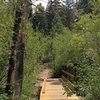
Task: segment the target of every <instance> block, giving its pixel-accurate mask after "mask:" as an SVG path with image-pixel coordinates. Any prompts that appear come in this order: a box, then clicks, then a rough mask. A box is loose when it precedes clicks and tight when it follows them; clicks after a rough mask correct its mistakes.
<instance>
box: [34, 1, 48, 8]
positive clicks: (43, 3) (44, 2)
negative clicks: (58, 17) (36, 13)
mask: <svg viewBox="0 0 100 100" xmlns="http://www.w3.org/2000/svg"><path fill="white" fill-rule="evenodd" d="M39 3H42V5H43V6H44V7H45V8H46V6H47V3H48V0H38V1H36V2H35V3H34V4H35V5H37V4H39Z"/></svg>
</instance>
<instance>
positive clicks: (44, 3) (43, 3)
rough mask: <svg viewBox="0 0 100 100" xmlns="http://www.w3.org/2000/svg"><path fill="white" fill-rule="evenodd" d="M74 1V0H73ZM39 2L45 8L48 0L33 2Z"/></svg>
mask: <svg viewBox="0 0 100 100" xmlns="http://www.w3.org/2000/svg"><path fill="white" fill-rule="evenodd" d="M74 1H76V0H74ZM39 3H42V5H43V6H44V7H45V8H46V6H47V3H48V0H37V1H36V2H35V3H34V4H35V5H37V4H39Z"/></svg>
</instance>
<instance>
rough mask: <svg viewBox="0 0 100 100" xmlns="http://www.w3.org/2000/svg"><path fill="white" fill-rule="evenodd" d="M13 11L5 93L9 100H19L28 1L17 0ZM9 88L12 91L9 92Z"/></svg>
mask: <svg viewBox="0 0 100 100" xmlns="http://www.w3.org/2000/svg"><path fill="white" fill-rule="evenodd" d="M17 1H18V2H17V5H16V11H15V24H14V28H13V32H14V33H13V37H12V40H13V45H12V47H11V54H10V59H9V69H8V77H7V84H6V92H7V94H8V95H9V96H11V93H12V97H11V100H20V97H21V93H22V81H23V67H24V50H25V37H26V32H27V20H28V16H29V14H28V7H29V4H28V3H29V1H28V0H17ZM11 87H13V90H12V91H11Z"/></svg>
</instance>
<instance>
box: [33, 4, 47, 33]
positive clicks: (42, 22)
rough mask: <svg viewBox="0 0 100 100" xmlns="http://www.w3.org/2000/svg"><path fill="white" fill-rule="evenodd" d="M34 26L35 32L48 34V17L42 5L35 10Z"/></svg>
mask: <svg viewBox="0 0 100 100" xmlns="http://www.w3.org/2000/svg"><path fill="white" fill-rule="evenodd" d="M32 24H33V29H34V30H35V31H40V32H43V33H46V16H45V10H44V7H43V6H42V4H41V3H40V4H38V5H37V6H36V8H35V13H34V14H33V17H32Z"/></svg>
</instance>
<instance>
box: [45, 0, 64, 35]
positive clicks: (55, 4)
mask: <svg viewBox="0 0 100 100" xmlns="http://www.w3.org/2000/svg"><path fill="white" fill-rule="evenodd" d="M61 7H62V6H61V2H60V0H49V2H48V5H47V8H46V16H47V24H48V25H47V26H48V27H47V30H48V31H47V33H48V34H50V32H51V30H52V27H53V21H54V18H55V17H56V15H57V14H59V12H60V10H61Z"/></svg>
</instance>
